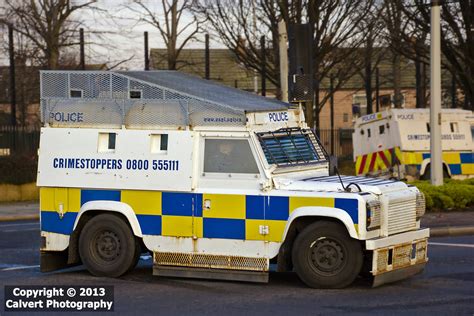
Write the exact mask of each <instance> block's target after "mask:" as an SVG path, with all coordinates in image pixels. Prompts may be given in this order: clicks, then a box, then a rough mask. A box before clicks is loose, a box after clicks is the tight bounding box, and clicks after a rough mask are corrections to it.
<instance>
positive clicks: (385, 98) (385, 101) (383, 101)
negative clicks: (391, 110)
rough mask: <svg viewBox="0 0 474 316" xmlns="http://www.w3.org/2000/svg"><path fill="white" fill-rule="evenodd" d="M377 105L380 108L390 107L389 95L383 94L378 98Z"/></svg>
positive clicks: (390, 99) (390, 98)
mask: <svg viewBox="0 0 474 316" xmlns="http://www.w3.org/2000/svg"><path fill="white" fill-rule="evenodd" d="M379 104H380V106H381V107H389V106H391V105H392V97H391V96H390V94H384V95H381V96H379Z"/></svg>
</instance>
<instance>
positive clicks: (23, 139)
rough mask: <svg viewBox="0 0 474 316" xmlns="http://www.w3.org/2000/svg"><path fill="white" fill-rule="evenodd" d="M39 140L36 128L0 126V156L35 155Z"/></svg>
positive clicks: (38, 131) (38, 130) (38, 132)
mask: <svg viewBox="0 0 474 316" xmlns="http://www.w3.org/2000/svg"><path fill="white" fill-rule="evenodd" d="M39 138H40V129H39V128H38V127H24V126H9V125H6V126H2V125H0V156H9V155H13V154H22V155H36V154H37V152H38V147H39Z"/></svg>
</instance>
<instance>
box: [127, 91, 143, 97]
mask: <svg viewBox="0 0 474 316" xmlns="http://www.w3.org/2000/svg"><path fill="white" fill-rule="evenodd" d="M141 98H142V90H130V99H141Z"/></svg>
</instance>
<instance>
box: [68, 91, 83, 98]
mask: <svg viewBox="0 0 474 316" xmlns="http://www.w3.org/2000/svg"><path fill="white" fill-rule="evenodd" d="M82 94H83V91H82V90H79V89H71V90H70V91H69V96H70V97H71V98H82Z"/></svg>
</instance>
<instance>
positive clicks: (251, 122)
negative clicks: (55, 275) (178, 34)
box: [37, 71, 429, 288]
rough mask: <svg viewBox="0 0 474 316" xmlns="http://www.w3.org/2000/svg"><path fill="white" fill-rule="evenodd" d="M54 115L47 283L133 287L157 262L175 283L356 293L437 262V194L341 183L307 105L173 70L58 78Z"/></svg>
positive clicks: (48, 169) (156, 269)
mask: <svg viewBox="0 0 474 316" xmlns="http://www.w3.org/2000/svg"><path fill="white" fill-rule="evenodd" d="M41 107H42V119H43V123H44V127H43V128H42V130H41V140H40V148H39V169H38V181H37V184H38V186H39V187H40V198H41V201H40V208H41V236H42V244H41V270H42V271H52V270H56V269H60V268H63V267H67V266H71V265H76V264H83V265H84V266H85V267H86V268H87V269H88V270H89V271H90V272H91V273H92V274H94V275H97V276H107V277H118V276H120V275H123V274H125V273H127V272H128V271H130V270H131V269H133V268H134V267H135V265H136V264H137V261H138V260H139V257H140V254H141V253H142V252H150V253H152V255H153V273H154V274H155V275H158V276H163V277H166V276H174V277H194V278H217V279H229V280H241V281H254V282H267V281H268V275H269V270H270V268H272V269H276V270H277V271H295V272H296V273H297V275H298V276H299V277H300V278H301V280H303V282H305V283H306V284H307V285H308V286H310V287H320V288H341V287H345V286H348V285H350V284H351V283H352V282H353V281H354V280H355V278H356V277H357V276H359V275H364V276H369V277H371V278H373V284H374V285H375V286H376V285H380V284H383V283H386V282H391V281H395V280H399V279H403V278H406V277H408V276H411V275H413V274H416V273H419V272H421V271H422V270H423V269H424V267H425V264H426V262H427V260H428V259H427V238H428V236H429V230H428V229H421V228H420V218H421V217H422V215H423V214H424V212H425V200H424V196H423V194H422V193H420V192H419V191H418V190H417V189H416V188H415V187H413V186H410V185H407V184H405V183H403V182H399V181H392V180H383V179H376V178H364V177H356V176H338V175H334V176H330V175H329V166H328V164H329V163H328V156H327V154H326V152H325V150H324V148H323V147H322V146H321V143H320V142H319V140H318V138H317V137H316V135H315V134H314V132H313V131H312V130H311V129H310V128H308V126H307V125H306V123H305V121H304V115H303V112H302V110H301V109H300V108H298V107H292V106H290V105H289V104H286V103H283V102H279V101H276V100H270V99H267V98H263V97H259V96H256V95H253V94H250V93H246V92H243V91H240V90H237V89H232V88H228V87H224V86H221V85H219V84H216V83H212V82H210V81H206V80H201V79H198V78H195V77H192V76H189V75H185V74H182V73H179V72H173V71H146V72H143V71H138V72H102V71H99V72H75V71H43V72H42V73H41ZM271 264H272V265H271ZM273 264H274V265H273Z"/></svg>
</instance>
